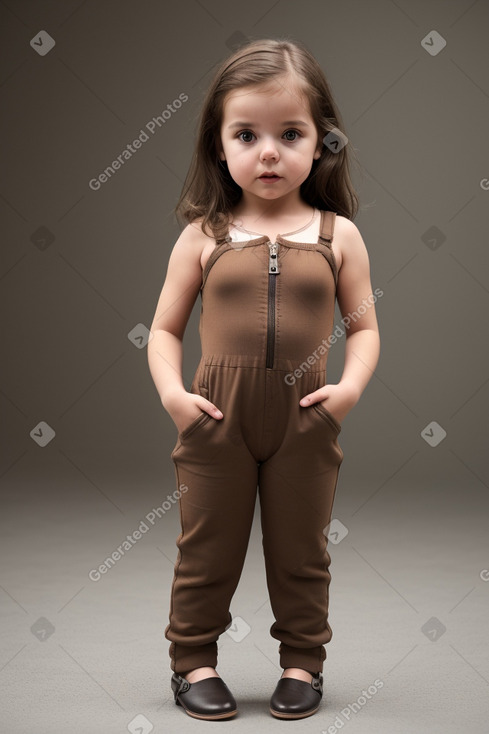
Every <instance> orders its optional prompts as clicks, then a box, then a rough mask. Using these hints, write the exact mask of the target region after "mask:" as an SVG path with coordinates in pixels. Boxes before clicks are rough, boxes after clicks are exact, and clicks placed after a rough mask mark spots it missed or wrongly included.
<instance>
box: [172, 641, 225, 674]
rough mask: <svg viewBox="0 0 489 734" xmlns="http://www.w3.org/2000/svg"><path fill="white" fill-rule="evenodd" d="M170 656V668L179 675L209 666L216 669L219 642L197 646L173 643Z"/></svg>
mask: <svg viewBox="0 0 489 734" xmlns="http://www.w3.org/2000/svg"><path fill="white" fill-rule="evenodd" d="M169 655H170V659H171V662H170V667H171V669H172V670H173V672H174V673H178V674H179V675H181V674H182V673H188V671H189V670H193V669H194V668H202V667H204V666H207V665H209V666H210V667H211V668H215V667H216V666H217V642H210V643H209V644H207V645H195V646H189V645H178V644H177V643H175V642H172V643H171V645H170V650H169Z"/></svg>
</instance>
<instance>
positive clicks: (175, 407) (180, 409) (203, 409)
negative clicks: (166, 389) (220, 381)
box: [163, 390, 223, 433]
mask: <svg viewBox="0 0 489 734" xmlns="http://www.w3.org/2000/svg"><path fill="white" fill-rule="evenodd" d="M163 407H164V408H165V410H166V411H167V413H169V415H170V417H171V419H172V421H173V422H174V424H175V426H176V429H177V431H178V433H181V432H182V431H184V430H185V428H186V427H187V426H189V425H190V424H191V423H192V421H194V420H195V419H196V418H197V417H198V416H199V415H200V414H201V413H209V415H210V416H211V417H212V418H216V419H217V420H220V419H221V418H222V417H223V415H222V413H221V411H220V410H219V408H217V407H216V406H215V405H214V403H211V401H210V400H207V399H206V398H204V397H203V396H202V395H196V394H195V393H189V392H187V391H186V390H175V391H174V392H171V393H169V394H167V396H166V397H165V401H164V404H163Z"/></svg>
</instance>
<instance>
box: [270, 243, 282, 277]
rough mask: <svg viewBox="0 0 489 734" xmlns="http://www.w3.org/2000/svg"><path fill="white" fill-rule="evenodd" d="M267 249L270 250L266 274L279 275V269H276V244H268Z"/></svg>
mask: <svg viewBox="0 0 489 734" xmlns="http://www.w3.org/2000/svg"><path fill="white" fill-rule="evenodd" d="M268 247H269V250H270V254H269V257H268V272H269V273H273V274H274V275H277V273H280V269H279V267H278V242H273V243H272V242H270V244H269V246H268Z"/></svg>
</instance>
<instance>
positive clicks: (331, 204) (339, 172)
mask: <svg viewBox="0 0 489 734" xmlns="http://www.w3.org/2000/svg"><path fill="white" fill-rule="evenodd" d="M284 78H285V79H287V84H288V85H289V83H290V82H291V83H292V84H293V85H294V86H295V87H296V88H298V90H299V92H301V93H302V94H304V96H305V97H306V99H308V100H309V105H310V113H311V116H312V118H313V120H314V123H315V125H316V129H317V132H318V135H319V139H320V140H323V138H324V136H325V135H326V134H327V133H328V132H329V131H331V130H333V128H337V129H338V130H340V131H341V132H342V133H343V134H344V135H345V133H344V125H343V121H342V119H341V116H340V113H339V110H338V109H337V107H336V104H335V102H334V99H333V95H332V93H331V89H330V87H329V84H328V81H327V79H326V77H325V75H324V72H323V70H322V69H321V67H320V66H319V63H318V62H317V61H316V59H315V58H314V56H312V54H311V53H310V52H309V51H308V50H307V48H306V47H305V46H304V45H303V44H302V43H300V42H297V41H291V40H288V39H283V38H280V39H272V38H265V39H260V40H256V41H251V42H248V43H246V44H245V45H243V46H241V47H240V48H238V49H237V50H236V51H235V52H234V53H233V54H232V55H231V56H229V57H228V58H227V59H226V60H225V61H223V62H222V63H221V64H220V66H219V67H218V69H217V71H216V72H215V74H214V78H213V80H212V82H211V84H210V86H209V88H208V90H207V92H206V94H205V97H204V100H203V103H202V108H201V111H200V116H199V120H198V129H197V137H196V141H195V148H194V153H193V157H192V160H191V163H190V167H189V170H188V173H187V176H186V179H185V182H184V184H183V188H182V192H181V194H180V198H179V200H178V202H177V205H176V207H175V214H176V216H177V219H178V221H179V223H180V225H183V224H184V223H190V222H193V221H194V220H195V219H198V218H199V217H200V218H202V221H201V228H202V231H203V232H206V229H207V230H209V229H210V231H211V233H212V234H211V236H213V237H215V238H216V239H218V240H220V239H223V238H224V237H225V236H226V233H227V230H228V226H229V224H230V221H231V219H232V210H233V208H234V207H235V206H236V204H237V203H238V201H239V200H240V198H241V195H242V189H241V187H240V186H238V185H237V184H236V183H235V181H234V180H233V179H232V177H231V175H230V173H229V171H228V168H227V164H226V163H225V162H223V161H220V160H219V155H218V146H219V143H220V129H221V125H222V120H223V113H224V102H225V97H226V95H227V94H228V92H231V91H234V90H236V89H239V88H241V87H245V86H248V85H263V86H264V85H268V84H269V83H270V82H273V81H274V80H279V79H280V80H283V79H284ZM351 155H352V150H351V145H350V143H349V142H348V143H347V144H346V145H344V146H343V147H341V148H340V150H338V152H332V151H331V150H330V149H329V148H328V147H327V146H326V145H324V143H323V147H322V152H321V157H320V158H319V159H315V160H313V163H312V167H311V171H310V173H309V176H308V177H307V179H306V180H305V181H304V182H303V183H302V184H301V187H300V195H301V198H302V199H303V200H304V201H305V202H306V203H308V204H309V205H310V206H312V207H316V208H318V209H326V210H328V209H329V210H331V211H335V212H337V214H341V215H343V216H345V217H347V218H348V219H353V218H354V217H355V215H356V213H357V211H358V196H357V194H356V192H355V190H354V188H353V185H352V182H351V179H350V173H349V169H350V157H351ZM223 163H224V165H223Z"/></svg>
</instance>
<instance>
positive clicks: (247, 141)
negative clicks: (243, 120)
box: [236, 130, 254, 143]
mask: <svg viewBox="0 0 489 734" xmlns="http://www.w3.org/2000/svg"><path fill="white" fill-rule="evenodd" d="M242 135H251V136H253V133H252V132H251V130H242V131H241V132H240V133H238V135H237V136H236V137H237V138H239V140H241V141H242V142H243V143H250V142H251V141H250V140H243V138H242V137H241V136H242ZM253 137H254V136H253Z"/></svg>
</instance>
